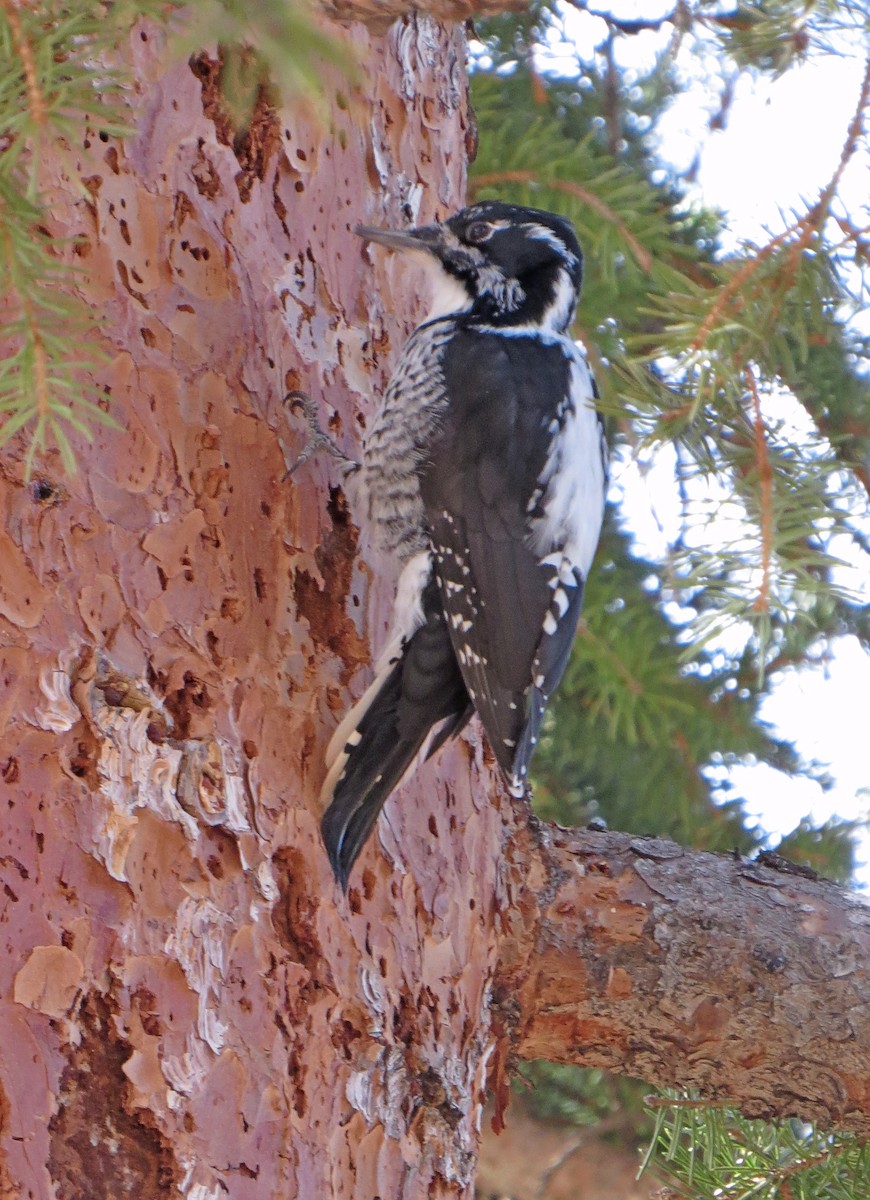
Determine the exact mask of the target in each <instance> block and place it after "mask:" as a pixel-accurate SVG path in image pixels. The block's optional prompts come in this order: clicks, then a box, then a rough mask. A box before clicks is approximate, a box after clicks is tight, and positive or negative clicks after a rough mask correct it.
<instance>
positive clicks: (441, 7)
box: [319, 0, 530, 30]
mask: <svg viewBox="0 0 870 1200" xmlns="http://www.w3.org/2000/svg"><path fill="white" fill-rule="evenodd" d="M529 3H530V0H319V6H320V8H321V9H322V11H323V12H324V13H325V14H326V15H327V16H328V17H331V18H332V19H333V20H336V21H342V22H348V21H359V22H361V23H362V24H364V25H367V26H368V27H369V28H370V29H376V30H381V29H383V28H385V27H387V26H389V25H390V24H391V23H392V22H393V21H395V20H396V18H397V17H405V16H408V15H409V14H411V13H425V14H426V15H427V16H430V17H434V18H435V20H436V21H467V20H468V19H469V18H474V17H489V16H492V15H493V14H495V13H503V12H521V11H522V10H523V9H526V8H528V7H529Z"/></svg>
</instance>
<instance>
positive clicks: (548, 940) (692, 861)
mask: <svg viewBox="0 0 870 1200" xmlns="http://www.w3.org/2000/svg"><path fill="white" fill-rule="evenodd" d="M536 828H537V827H536V826H534V825H532V826H530V830H529V832H528V833H526V834H522V835H520V837H519V838H518V839H517V840H516V841H515V842H514V843H513V845H512V847H511V850H510V852H509V858H508V865H507V867H506V871H507V880H506V883H507V890H508V892H509V897H508V898H507V904H506V906H505V907H504V908H503V912H505V913H506V914H507V915H506V917H505V920H506V923H507V926H508V927H507V929H506V933H505V938H504V941H503V943H502V948H501V955H500V965H499V969H498V971H497V974H496V983H495V988H494V995H495V998H496V1002H497V1004H498V1006H499V1012H500V1016H501V1021H502V1028H503V1031H504V1034H503V1036H504V1037H505V1038H506V1039H509V1041H510V1048H511V1050H512V1052H513V1053H514V1054H516V1055H518V1056H521V1057H523V1058H546V1059H549V1060H551V1061H557V1062H558V1061H561V1062H573V1063H577V1064H579V1065H581V1066H590V1067H605V1068H607V1069H609V1070H615V1071H619V1072H621V1073H624V1074H630V1075H637V1076H640V1077H641V1078H643V1079H646V1080H648V1081H649V1082H651V1083H653V1084H656V1085H658V1086H673V1085H679V1086H681V1087H686V1088H697V1089H698V1091H699V1092H700V1094H701V1095H702V1097H704V1098H706V1099H708V1100H710V1101H715V1102H716V1103H719V1104H729V1105H733V1106H735V1107H737V1108H739V1109H741V1110H742V1111H743V1112H744V1113H745V1114H746V1115H747V1116H750V1117H765V1118H770V1117H787V1116H799V1117H801V1118H804V1119H807V1120H816V1121H818V1122H820V1123H821V1124H822V1126H823V1127H825V1128H830V1127H832V1126H839V1127H841V1128H846V1129H852V1130H855V1131H857V1132H860V1133H862V1134H867V1133H870V1005H868V1001H870V973H868V966H867V964H868V963H870V908H868V907H867V906H866V905H865V904H864V903H862V901H861V900H860V899H859V898H857V897H856V896H853V895H850V894H848V893H847V892H845V891H844V890H843V889H842V888H840V887H838V886H837V885H836V884H833V883H831V882H829V881H828V880H824V879H817V878H815V877H812V873H810V872H807V873H803V872H801V871H800V869H799V868H794V867H791V865H790V864H787V865H786V866H785V869H783V867H784V864H783V863H779V862H778V863H777V868H772V867H770V866H767V865H763V864H760V863H756V862H749V861H747V860H745V859H742V858H738V857H728V856H723V855H713V854H706V853H700V852H697V851H690V850H685V849H682V848H681V847H679V846H677V845H675V844H674V843H673V842H668V841H663V840H659V839H654V838H639V837H632V836H631V835H629V834H618V833H592V832H588V831H585V832H576V833H575V832H568V831H566V830H562V829H560V828H559V827H558V826H555V827H547V828H546V829H544V830H543V832H541V833H540V836H539V840H538V841H537V842H536V841H535V830H536ZM507 1057H508V1053H507V1049H506V1047H505V1046H501V1047H500V1048H499V1052H498V1053H497V1054H496V1055H495V1056H494V1058H495V1061H496V1063H504V1062H505V1061H506V1059H507ZM495 1083H496V1094H498V1092H499V1088H498V1086H497V1085H498V1083H499V1080H498V1079H496V1081H495Z"/></svg>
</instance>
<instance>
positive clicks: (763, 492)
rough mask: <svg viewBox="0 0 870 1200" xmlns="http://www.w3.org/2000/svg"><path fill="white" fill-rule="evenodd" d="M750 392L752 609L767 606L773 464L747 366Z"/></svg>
mask: <svg viewBox="0 0 870 1200" xmlns="http://www.w3.org/2000/svg"><path fill="white" fill-rule="evenodd" d="M744 374H745V376H746V382H747V384H748V386H749V391H750V394H751V396H752V408H753V430H754V433H755V465H756V467H757V469H758V487H759V508H760V510H761V587H760V588H759V590H758V595H757V596H756V597H755V602H754V603H753V605H752V608H753V611H754V612H767V611H768V610H769V608H770V562H771V558H772V556H773V468H772V467H771V465H770V455H769V454H768V452H767V430H766V429H765V427H764V417H763V416H762V414H761V397H760V396H759V394H758V384H757V383H756V381H755V375H754V374H753V372H752V368H751V367H746V368H745V370H744Z"/></svg>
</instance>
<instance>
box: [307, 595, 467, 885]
mask: <svg viewBox="0 0 870 1200" xmlns="http://www.w3.org/2000/svg"><path fill="white" fill-rule="evenodd" d="M423 616H424V623H423V625H421V626H420V628H419V629H418V630H417V631H416V633H414V635H413V636H412V637H411V638H410V639H409V640H408V642H407V643H406V644H405V646H404V647H403V650H402V654H401V657H400V658H399V659H398V661H396V662H395V663H394V665H393V666H392V667H391V668H390V669H389V671H388V672H387V673H386V675H385V677H384V679H383V682H382V683H381V684H380V686H379V687H378V688H377V690H376V692H375V694H374V695H373V696H372V697H368V696H367V697H366V703H365V707H364V711H363V712H362V714H361V716H360V718H359V720H358V722H357V723H356V726H355V727H354V728H353V730H352V731H351V732H350V733H349V734H348V736H347V737H346V739H345V744H344V746H343V747H342V748H341V750H340V753H339V755H338V756H337V758H340V759H341V773H340V774H339V775H338V778H337V780H336V781H335V783H334V786H333V785H330V788H329V789H328V791H327V796H326V799H328V800H329V801H330V803H329V807H328V808H327V810H326V812H325V813H324V814H323V820H322V822H321V831H322V834H323V842H324V845H325V846H326V852H327V854H328V855H329V861H330V863H331V865H332V870H333V873H334V875H335V878H336V879H337V880H338V883H339V884H340V886H341V888H342V890H347V881H348V877H349V875H350V872H351V870H352V868H353V865H354V863H355V862H356V860H357V858H358V857H359V854H360V852H361V851H362V848H363V846H364V845H365V843H366V841H367V840H368V837H369V835H370V833H371V831H372V829H373V827H374V824H375V821H376V820H377V818H378V814H379V813H380V811H381V809H382V808H383V806H384V802H385V801H386V799H387V797H388V796H389V794H390V792H391V791H392V790H393V789H394V788H395V787H396V786H397V785H398V783H399V782H400V780H401V779H402V776H403V775H404V774H405V772H406V771H407V770H408V768H409V767H410V766H411V764H412V763H413V761H414V758H415V756H416V755H417V753H418V751H419V750H420V749H421V747H422V746H423V744H424V742H425V741H426V738H427V736H428V734H429V731H430V730H431V729H432V727H433V726H434V725H437V724H439V723H440V722H442V721H447V722H448V726H447V733H446V734H444V735H443V736H442V737H441V738H440V741H441V742H443V740H444V738H445V737H447V736H450V735H451V734H454V733H458V732H459V730H460V729H461V728H462V727H463V726H464V724H465V722H466V720H467V719H468V716H470V713H471V711H472V710H471V706H470V701H469V697H468V692H467V691H466V688H465V684H464V683H463V681H462V675H461V672H460V670H459V664H458V663H457V661H456V658H455V655H454V652H453V646H452V644H451V641H450V636H449V634H448V632H447V626H446V624H445V619H444V614H443V611H442V609H441V603H440V598H439V593H438V588H437V584H436V583H435V582H434V580H433V581H432V582H431V583H430V584H429V585H428V586H427V587H426V589H425V591H424V593H423ZM439 744H440V743H439ZM336 770H338V768H336Z"/></svg>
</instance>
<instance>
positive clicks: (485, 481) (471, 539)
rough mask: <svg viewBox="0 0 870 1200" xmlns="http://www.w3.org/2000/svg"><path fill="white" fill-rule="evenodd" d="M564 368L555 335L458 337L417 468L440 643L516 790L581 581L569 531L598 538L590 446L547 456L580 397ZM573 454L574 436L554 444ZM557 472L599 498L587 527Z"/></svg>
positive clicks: (570, 364) (566, 647) (558, 672)
mask: <svg viewBox="0 0 870 1200" xmlns="http://www.w3.org/2000/svg"><path fill="white" fill-rule="evenodd" d="M574 366H575V364H574V361H573V359H572V356H571V354H570V352H568V353H566V349H565V344H564V343H562V342H561V340H559V339H553V340H552V341H549V342H547V341H542V340H540V339H538V338H534V337H522V336H520V337H517V336H509V335H506V334H500V333H496V332H492V333H486V332H482V331H475V330H472V329H468V330H467V331H465V332H463V333H459V334H457V336H456V337H455V338H454V339H453V340H452V341H451V344H450V346H449V348H448V350H447V353H446V355H445V359H444V363H443V369H444V375H445V386H446V391H447V396H448V408H447V412H446V415H445V417H444V419H443V423H442V427H441V431H440V434H439V437H438V438H437V439H436V441H435V443H434V445H433V447H432V451H431V454H430V457H429V460H428V462H427V463H426V464H425V465H424V467H423V468H422V470H421V490H422V494H423V500H424V504H425V507H426V515H427V519H428V521H429V525H430V529H431V531H432V539H433V546H434V549H435V554H436V560H437V571H438V576H439V582H440V585H441V592H442V598H443V602H444V607H445V611H446V613H447V620H448V629H449V632H450V636H451V638H452V641H453V646H454V649H455V651H456V655H457V658H458V660H459V664H460V669H461V671H462V675H463V678H464V679H465V684H466V687H467V688H468V691H469V694H470V696H471V699H472V702H473V703H474V706H475V708H476V709H477V711H478V713H479V714H480V717H481V719H482V721H483V724H484V728H485V729H486V731H487V735H488V737H489V740H490V743H491V745H492V748H493V752H494V754H495V756H496V758H497V760H498V761H499V763H500V764H501V766H502V767H503V769H504V770H505V772H506V773H507V774H508V776H509V777H510V781H511V785H512V788H513V790H515V791H517V792H521V791H522V790H523V787H524V785H525V775H526V772H527V769H528V761H529V758H530V757H531V754H532V751H533V749H534V745H535V743H536V741H537V737H538V731H539V728H540V723H541V719H542V717H543V713H544V708H545V706H546V703H547V699H548V697H549V696H550V694H551V693H552V691H553V689H554V688H555V687H556V685H557V684H558V682H559V680H560V678H561V676H562V674H563V672H564V670H565V666H566V663H567V660H568V655H569V653H570V649H571V644H572V642H573V638H574V634H575V632H576V628H577V620H578V618H579V613H580V605H581V601H582V591H583V572H582V570H581V569H580V567H579V566H578V563H577V562H576V561H575V559H576V555H575V554H574V553H573V551H572V538H573V541H574V542H576V540H577V539H576V537H575V536H574V535H575V534H576V528H575V527H576V525H577V522H578V520H579V521H580V522H581V523H582V520H583V519H588V521H589V522H591V523H592V525H594V527H595V528H594V534H595V537H596V538H597V532H598V528H599V527H600V523H601V507H602V504H603V489H602V488H601V486H600V482H599V483H596V482H595V480H596V478H597V479H598V480H599V481H600V480H601V477H602V466H601V447H600V442H598V440H597V437H596V439H594V440H595V441H596V444H595V445H594V446H590V447H589V448H588V450H587V449H586V448H585V445H581V446H580V450H581V458H582V459H584V460H585V459H586V457H587V453H588V463H587V462H585V461H580V462H577V463H566V464H561V463H560V462H559V461H558V459H559V453H556V452H555V451H554V447H556V448H558V445H559V437H560V436H561V435H562V433H563V432H564V427H566V422H568V421H569V420H570V418H571V415H572V412H573V407H574V406H575V405H576V404H577V403H581V402H582V403H587V402H588V400H590V399H591V392H590V394H589V395H588V396H586V397H584V396H579V397H578V396H577V395H575V394H574V393H576V391H577V381H576V380H577V372H576V370H574ZM584 370H585V368H584ZM584 378H586V379H588V376H584ZM586 424H587V425H588V424H589V421H588V420H587V421H586ZM593 424H594V422H593ZM596 428H597V425H596ZM587 440H588V439H587ZM576 446H577V439H576V437H575V438H574V440H573V441H572V442H571V443H570V445H568V444H567V443H566V449H572V448H575V449H576ZM554 455H555V456H554ZM557 470H558V471H564V470H567V471H568V473H569V474H568V476H566V478H568V479H569V483H571V486H572V487H573V486H574V485H573V483H572V482H571V481H573V480H574V478H575V476H576V478H577V479H578V480H579V481H580V483H581V485H582V482H583V473H584V471H586V472H587V474H589V475H590V479H591V480H592V484H593V494H594V489H596V488H597V490H598V491H599V492H600V493H602V494H599V495H598V496H597V498H596V499H595V501H594V503H592V504H590V505H589V508H590V510H591V511H590V512H589V514H588V518H584V517H583V514H582V513H581V514H580V515H579V516H578V514H577V512H576V511H575V509H576V503H575V499H574V492H576V493H577V501H578V502H582V500H583V487H582V486H579V487H574V492H571V491H570V489H569V490H566V488H565V487H564V486H563V485H562V484H561V483H560V482H559V481H558V480H556V479H555V478H554V474H555V472H556V471H557ZM554 487H555V488H557V489H558V488H560V487H561V492H560V493H559V495H558V496H557V497H556V499H557V500H558V501H559V504H557V505H556V509H559V507H560V506H561V508H565V509H566V511H568V512H569V513H570V517H571V519H570V520H567V521H565V520H562V517H561V516H560V514H559V513H558V512H556V517H555V518H554V521H553V523H552V524H553V527H552V528H549V527H548V526H547V520H546V516H547V502H548V497H549V498H550V499H552V496H553V495H554V492H553V488H554ZM553 511H554V512H555V511H556V510H555V509H554V510H553ZM572 522H573V523H572Z"/></svg>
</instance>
